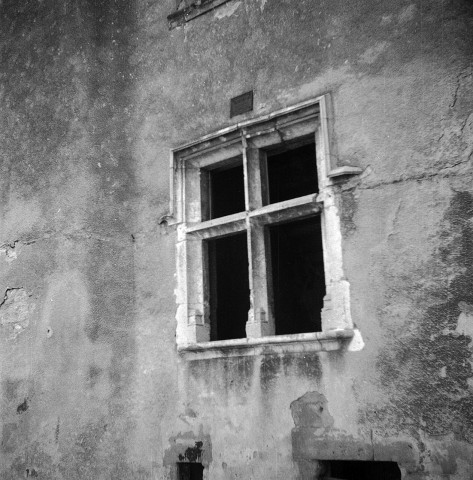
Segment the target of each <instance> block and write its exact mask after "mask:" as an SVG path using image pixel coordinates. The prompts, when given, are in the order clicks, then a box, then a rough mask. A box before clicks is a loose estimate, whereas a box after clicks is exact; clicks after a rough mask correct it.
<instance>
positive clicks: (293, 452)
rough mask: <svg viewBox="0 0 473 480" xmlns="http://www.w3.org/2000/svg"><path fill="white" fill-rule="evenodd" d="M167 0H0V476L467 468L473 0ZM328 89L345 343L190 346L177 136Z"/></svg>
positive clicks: (470, 455) (472, 298) (452, 473)
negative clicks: (192, 468) (174, 22)
mask: <svg viewBox="0 0 473 480" xmlns="http://www.w3.org/2000/svg"><path fill="white" fill-rule="evenodd" d="M188 3H192V2H188ZM194 3H196V2H194ZM207 3H208V2H207ZM207 3H206V5H207ZM217 3H218V2H217ZM176 8H177V7H176V1H175V0H163V1H154V0H147V1H145V0H76V1H73V0H64V1H61V2H57V1H53V0H42V1H40V0H24V1H22V2H19V1H16V0H2V1H0V55H1V65H2V67H1V70H0V111H1V115H0V162H1V175H0V406H1V407H0V416H1V425H0V478H2V479H5V480H16V479H23V478H29V477H37V478H38V479H47V480H66V479H67V480H79V479H80V480H89V479H96V480H105V479H112V478H113V479H120V480H132V479H133V480H137V479H140V480H144V479H169V480H171V479H175V480H177V467H176V464H177V463H178V462H200V463H202V465H203V466H204V478H205V479H212V480H214V479H215V480H216V479H222V480H223V479H225V480H230V479H232V480H233V479H237V478H240V479H241V478H246V479H254V480H259V479H261V480H263V479H269V478H271V479H281V480H283V479H284V480H296V479H303V480H306V479H310V478H316V476H319V473H320V471H319V470H318V469H319V466H318V463H317V461H318V460H330V459H333V460H357V459H358V460H380V461H394V462H397V463H398V465H399V467H400V469H401V472H402V478H403V480H440V479H442V480H466V479H469V478H471V477H472V476H473V466H472V465H473V396H472V393H473V369H472V365H473V358H472V355H473V344H472V336H473V286H472V279H473V175H472V173H473V170H472V158H473V113H472V112H473V65H472V52H473V6H472V4H471V2H469V1H467V0H423V1H420V0H414V1H409V0H407V1H404V0H402V1H395V2H393V1H391V0H377V1H375V0H359V1H357V2H347V1H342V0H333V1H330V2H328V1H319V2H314V1H312V0H300V1H298V2H294V1H287V0H241V1H240V0H238V1H237V0H230V1H227V2H225V3H222V4H221V5H215V8H210V9H209V10H208V11H206V12H205V13H203V14H202V15H199V16H196V17H195V18H193V19H191V20H190V21H187V22H185V23H183V24H182V25H180V26H177V27H176V28H173V29H172V30H169V26H168V20H167V17H168V16H169V15H170V14H172V13H173V12H175V11H176ZM250 90H253V91H254V110H253V111H252V112H249V113H245V114H244V115H241V116H238V117H234V118H232V119H230V118H229V108H230V99H231V98H232V97H235V96H237V95H239V94H241V93H244V92H247V91H250ZM326 93H330V94H331V98H332V102H333V112H334V114H333V119H334V124H333V138H332V139H331V141H332V142H333V143H334V146H335V147H336V150H334V152H335V154H336V157H335V158H334V159H333V160H334V162H335V163H337V164H339V165H353V166H357V167H361V169H362V173H361V174H360V175H354V176H352V177H350V178H348V179H343V180H334V183H335V184H336V187H335V190H334V191H335V200H334V201H335V205H336V207H337V209H338V214H339V216H340V225H341V233H342V250H343V252H342V253H343V262H344V273H345V276H346V281H347V282H349V285H350V308H351V316H352V320H353V322H354V325H355V327H356V328H357V331H358V334H357V336H356V337H355V338H354V340H352V342H355V341H356V342H357V345H356V346H355V347H356V348H355V347H353V344H350V343H347V344H346V345H345V346H344V348H343V349H342V350H338V351H334V352H310V353H308V352H305V353H304V352H303V351H299V352H297V353H289V352H286V353H284V352H279V353H271V349H268V350H266V351H265V352H263V353H262V354H261V355H254V356H238V355H233V356H226V355H221V356H220V357H219V358H212V359H206V360H199V359H189V358H187V357H185V356H182V355H181V354H179V353H178V352H177V347H176V339H175V335H176V320H175V317H176V308H177V307H176V296H175V288H176V279H175V273H176V258H175V251H176V240H177V231H176V229H177V226H176V225H172V221H169V222H168V221H166V219H168V217H167V216H168V215H169V200H170V185H169V157H170V149H172V148H175V147H177V146H179V145H183V144H186V143H188V142H190V141H193V140H197V139H198V138H199V137H202V136H204V135H206V134H209V133H211V132H214V131H217V130H219V129H221V128H224V127H227V126H230V125H232V124H234V123H235V122H241V121H244V120H247V119H251V118H253V117H255V116H260V115H265V114H269V113H271V112H273V111H275V110H278V109H281V108H284V107H287V106H291V105H294V104H296V103H298V102H303V101H305V100H309V99H312V98H315V97H317V96H319V95H323V94H326ZM177 294H178V295H179V292H177Z"/></svg>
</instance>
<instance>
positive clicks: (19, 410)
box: [16, 398, 29, 415]
mask: <svg viewBox="0 0 473 480" xmlns="http://www.w3.org/2000/svg"><path fill="white" fill-rule="evenodd" d="M28 408H29V405H28V399H27V398H25V401H24V402H23V403H21V404H20V405H18V408H17V409H16V413H18V415H21V414H22V413H24V412H26V410H28Z"/></svg>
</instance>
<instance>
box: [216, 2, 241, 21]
mask: <svg viewBox="0 0 473 480" xmlns="http://www.w3.org/2000/svg"><path fill="white" fill-rule="evenodd" d="M240 5H241V2H235V3H234V4H233V5H231V4H227V5H223V6H222V7H220V8H219V9H218V10H216V11H215V15H214V18H216V19H217V20H221V19H222V18H225V17H231V16H232V15H233V14H234V13H235V12H236V10H237V8H238V7H239V6H240Z"/></svg>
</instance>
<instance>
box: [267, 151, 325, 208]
mask: <svg viewBox="0 0 473 480" xmlns="http://www.w3.org/2000/svg"><path fill="white" fill-rule="evenodd" d="M267 172H268V186H269V203H276V202H282V201H284V200H290V199H292V198H297V197H302V196H304V195H309V194H311V193H317V192H318V180H317V164H316V159H315V144H314V143H310V144H308V145H303V146H300V147H297V148H293V149H291V150H286V151H283V152H278V153H273V154H270V153H269V152H268V157H267Z"/></svg>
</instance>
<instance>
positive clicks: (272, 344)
mask: <svg viewBox="0 0 473 480" xmlns="http://www.w3.org/2000/svg"><path fill="white" fill-rule="evenodd" d="M353 335H354V331H353V330H352V329H345V330H341V329H340V330H330V331H327V332H313V333H298V334H293V335H274V336H270V337H261V338H238V339H234V340H218V341H215V342H202V343H194V344H191V345H186V346H178V351H179V353H181V354H182V355H183V356H184V357H185V358H186V359H188V360H205V359H209V358H222V357H247V356H253V355H267V354H280V353H303V352H330V351H334V350H340V349H341V348H342V346H343V344H344V343H345V342H346V341H347V340H350V339H351V338H352V337H353Z"/></svg>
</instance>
